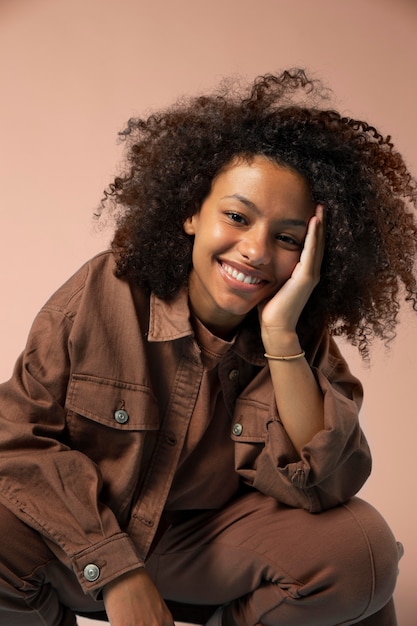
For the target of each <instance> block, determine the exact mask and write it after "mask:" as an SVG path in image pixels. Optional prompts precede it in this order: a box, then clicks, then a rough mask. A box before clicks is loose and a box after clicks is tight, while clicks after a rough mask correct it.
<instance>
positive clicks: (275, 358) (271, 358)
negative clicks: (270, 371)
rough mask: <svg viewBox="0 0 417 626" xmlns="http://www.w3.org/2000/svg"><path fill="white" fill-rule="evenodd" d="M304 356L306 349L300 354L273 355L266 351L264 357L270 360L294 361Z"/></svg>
mask: <svg viewBox="0 0 417 626" xmlns="http://www.w3.org/2000/svg"><path fill="white" fill-rule="evenodd" d="M303 356H305V352H304V350H302V351H301V352H300V353H299V354H291V355H290V356H273V355H272V354H267V353H266V352H265V354H264V357H265V358H267V359H269V360H270V361H294V360H295V359H302V358H303Z"/></svg>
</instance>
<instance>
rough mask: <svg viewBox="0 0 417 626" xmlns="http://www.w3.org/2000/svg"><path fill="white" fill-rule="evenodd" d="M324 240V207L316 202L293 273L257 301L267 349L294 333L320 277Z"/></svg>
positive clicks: (282, 341) (274, 350)
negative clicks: (271, 291)
mask: <svg viewBox="0 0 417 626" xmlns="http://www.w3.org/2000/svg"><path fill="white" fill-rule="evenodd" d="M324 240H325V235H324V210H323V206H322V205H320V204H319V205H317V207H316V212H315V215H314V216H313V217H312V218H311V219H310V222H309V224H308V229H307V235H306V238H305V242H304V248H303V250H302V252H301V256H300V260H299V262H298V263H297V265H296V266H295V268H294V271H293V273H292V275H291V276H290V278H289V279H288V280H287V281H286V282H285V283H284V285H283V286H282V287H281V289H279V291H278V292H277V293H276V294H275V295H274V296H273V297H272V298H271V299H270V300H269V301H267V302H263V303H261V304H260V305H259V312H260V322H261V329H262V338H263V340H264V345H265V350H266V351H267V352H270V353H272V354H277V352H276V350H277V349H280V348H281V344H283V345H282V349H285V339H286V335H291V334H294V333H295V330H296V326H297V322H298V319H299V317H300V315H301V312H302V310H303V308H304V307H305V305H306V303H307V300H308V299H309V297H310V295H311V293H312V291H313V289H314V287H315V286H316V285H317V284H318V282H319V280H320V267H321V262H322V259H323V253H324ZM283 354H285V353H283Z"/></svg>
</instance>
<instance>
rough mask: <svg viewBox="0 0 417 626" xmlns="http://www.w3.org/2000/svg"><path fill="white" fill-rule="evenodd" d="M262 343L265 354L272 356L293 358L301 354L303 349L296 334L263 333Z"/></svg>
mask: <svg viewBox="0 0 417 626" xmlns="http://www.w3.org/2000/svg"><path fill="white" fill-rule="evenodd" d="M262 341H263V344H264V348H265V353H266V354H268V355H270V356H278V357H285V356H293V355H297V354H300V353H301V352H302V348H301V346H300V341H299V338H298V335H297V333H296V332H285V333H283V332H278V333H277V332H273V333H272V334H271V333H265V334H264V333H263V334H262Z"/></svg>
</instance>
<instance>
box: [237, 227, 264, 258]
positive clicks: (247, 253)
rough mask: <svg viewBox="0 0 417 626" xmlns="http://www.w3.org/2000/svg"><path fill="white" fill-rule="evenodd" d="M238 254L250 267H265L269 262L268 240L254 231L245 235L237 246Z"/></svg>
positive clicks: (260, 233)
mask: <svg viewBox="0 0 417 626" xmlns="http://www.w3.org/2000/svg"><path fill="white" fill-rule="evenodd" d="M239 252H240V254H241V255H242V256H243V257H244V259H245V260H246V261H247V262H248V263H250V264H251V265H266V264H267V263H269V261H270V260H271V251H270V247H269V241H268V238H267V237H266V236H265V234H264V233H262V232H258V231H255V230H253V231H251V232H249V233H246V234H245V237H244V238H243V239H242V240H241V242H240V244H239Z"/></svg>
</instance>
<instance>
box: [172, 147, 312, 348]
mask: <svg viewBox="0 0 417 626" xmlns="http://www.w3.org/2000/svg"><path fill="white" fill-rule="evenodd" d="M313 214H314V204H313V199H312V195H311V191H310V188H309V186H308V184H307V182H306V181H305V180H304V179H303V177H302V176H300V175H299V174H298V173H297V172H294V171H291V170H290V169H287V168H283V167H282V166H279V165H277V164H276V163H274V162H272V161H270V160H268V159H266V158H264V157H254V158H253V159H252V160H251V161H250V162H246V163H245V162H240V161H239V160H237V161H234V162H232V163H231V164H229V165H227V166H226V167H225V168H224V169H223V170H222V171H221V172H220V173H219V174H218V175H217V176H216V178H215V179H214V181H213V185H212V188H211V190H210V193H209V195H208V196H207V198H206V199H205V200H204V202H203V204H202V206H201V209H200V210H199V211H198V212H197V213H195V214H194V215H192V216H191V217H189V218H187V220H186V221H185V224H184V229H185V232H186V233H187V234H188V235H192V236H193V238H194V241H193V255H192V269H191V272H190V276H189V298H190V303H191V308H192V310H193V311H194V313H195V314H196V315H197V317H198V318H199V319H200V320H202V321H203V323H204V324H205V325H206V326H207V327H208V328H210V329H211V330H212V331H213V332H215V333H216V334H218V335H219V336H222V337H227V336H229V335H230V333H232V332H233V331H234V329H235V328H236V327H237V326H238V325H239V323H240V322H241V321H242V320H243V319H244V318H245V317H246V315H247V314H248V313H249V311H251V310H252V309H254V308H255V307H256V306H257V305H258V304H260V303H261V302H263V301H264V300H267V299H269V298H270V297H271V296H272V295H273V294H274V293H276V292H277V291H278V290H279V289H280V287H282V285H283V284H284V283H285V282H286V281H287V280H288V279H289V277H290V276H291V274H292V272H293V271H294V268H295V266H296V264H297V263H298V261H299V259H300V254H301V250H302V247H303V242H304V239H305V236H306V233H307V226H308V223H309V221H310V218H311V217H312V216H313ZM318 254H320V255H322V250H319V251H318Z"/></svg>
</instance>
